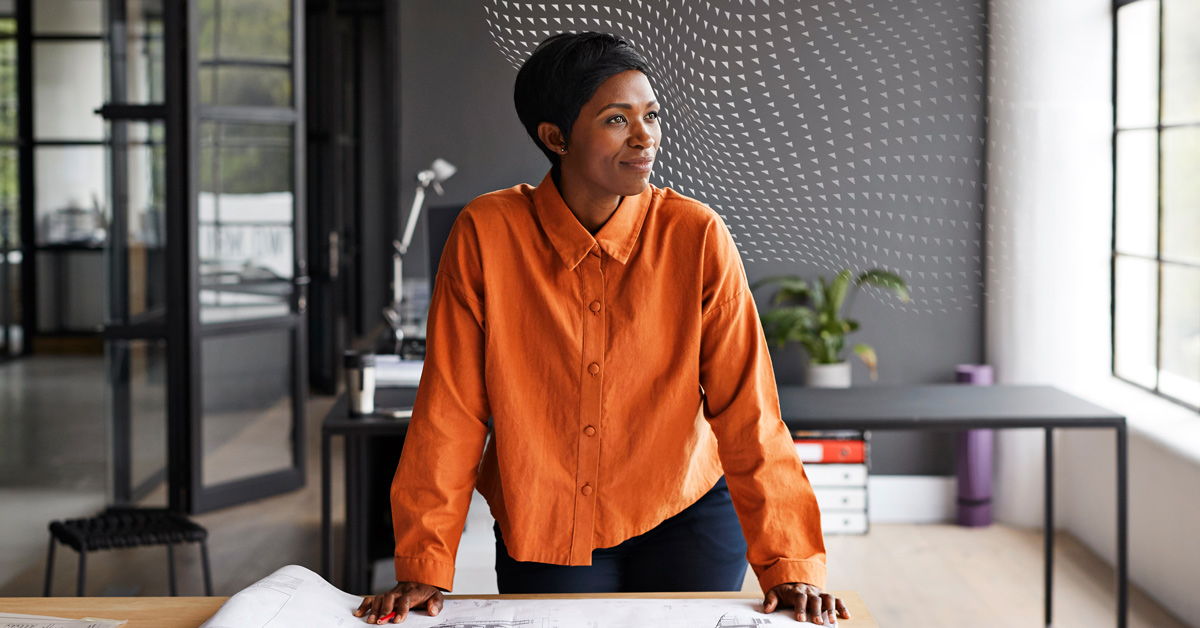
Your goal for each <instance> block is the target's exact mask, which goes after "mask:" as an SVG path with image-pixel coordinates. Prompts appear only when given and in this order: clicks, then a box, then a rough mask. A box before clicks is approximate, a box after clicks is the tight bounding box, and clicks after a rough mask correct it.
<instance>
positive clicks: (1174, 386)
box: [1159, 264, 1200, 406]
mask: <svg viewBox="0 0 1200 628" xmlns="http://www.w3.org/2000/svg"><path fill="white" fill-rule="evenodd" d="M1162 304H1163V305H1162V307H1163V312H1162V319H1163V320H1162V373H1160V374H1159V389H1160V390H1162V392H1163V393H1164V394H1167V395H1170V396H1172V397H1175V398H1177V399H1181V400H1183V401H1184V402H1186V403H1190V404H1192V405H1194V406H1200V268H1193V267H1189V266H1180V265H1177V264H1164V265H1163V299H1162Z"/></svg>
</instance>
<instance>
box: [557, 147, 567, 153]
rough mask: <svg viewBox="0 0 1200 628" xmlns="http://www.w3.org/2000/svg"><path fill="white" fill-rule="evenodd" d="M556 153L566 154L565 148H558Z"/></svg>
mask: <svg viewBox="0 0 1200 628" xmlns="http://www.w3.org/2000/svg"><path fill="white" fill-rule="evenodd" d="M558 152H560V153H563V154H566V152H567V149H565V148H560V149H558Z"/></svg>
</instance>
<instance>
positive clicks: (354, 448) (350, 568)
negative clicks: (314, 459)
mask: <svg viewBox="0 0 1200 628" xmlns="http://www.w3.org/2000/svg"><path fill="white" fill-rule="evenodd" d="M416 397H417V389H416V388H412V387H405V388H380V389H378V390H377V391H376V393H375V407H376V408H401V407H412V405H413V402H414V401H415V400H416ZM348 405H349V402H348V400H347V398H346V395H345V394H342V395H341V396H339V397H338V400H337V402H336V403H334V404H333V407H332V408H331V409H330V410H329V414H327V415H325V420H324V421H322V422H321V576H322V577H323V578H325V579H326V580H329V581H331V582H332V581H333V578H332V577H331V574H330V572H331V571H332V569H333V522H332V506H333V499H332V496H331V493H330V491H331V483H332V479H331V477H330V470H331V467H332V462H331V459H330V457H331V451H330V447H331V444H332V442H331V441H332V440H333V437H334V436H337V435H341V436H343V437H344V438H345V440H346V455H345V459H346V460H345V462H346V530H345V545H344V551H343V570H342V574H343V575H342V582H341V588H342V589H343V590H346V591H350V592H352V593H358V594H367V593H370V591H368V590H367V589H368V588H369V587H370V577H369V576H368V570H369V569H370V565H368V564H367V562H368V561H367V518H366V516H365V513H366V510H367V505H368V504H367V496H366V494H365V493H366V491H365V490H364V487H365V486H367V485H368V484H369V482H368V478H367V476H368V474H369V473H370V464H371V460H370V458H371V457H370V456H369V455H368V450H367V445H368V442H369V441H370V439H372V438H377V437H380V436H399V437H403V436H405V435H406V434H407V433H408V419H393V418H386V417H374V416H366V417H353V418H351V417H350V416H349V411H348V410H349V407H348ZM397 455H399V452H397Z"/></svg>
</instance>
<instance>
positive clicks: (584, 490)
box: [579, 484, 592, 495]
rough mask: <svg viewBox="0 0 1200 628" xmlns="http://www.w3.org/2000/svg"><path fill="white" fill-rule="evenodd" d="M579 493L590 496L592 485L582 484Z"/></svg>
mask: <svg viewBox="0 0 1200 628" xmlns="http://www.w3.org/2000/svg"><path fill="white" fill-rule="evenodd" d="M579 492H581V493H583V494H584V495H591V494H592V485H591V484H584V485H583V488H582V489H580V490H579Z"/></svg>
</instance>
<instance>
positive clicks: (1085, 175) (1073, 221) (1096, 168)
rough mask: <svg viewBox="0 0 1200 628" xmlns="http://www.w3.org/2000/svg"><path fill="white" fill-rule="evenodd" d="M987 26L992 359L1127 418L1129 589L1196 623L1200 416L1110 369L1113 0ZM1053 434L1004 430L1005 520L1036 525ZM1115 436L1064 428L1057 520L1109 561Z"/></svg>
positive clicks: (997, 18)
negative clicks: (1047, 437) (1119, 378)
mask: <svg viewBox="0 0 1200 628" xmlns="http://www.w3.org/2000/svg"><path fill="white" fill-rule="evenodd" d="M990 18H991V27H992V42H991V43H992V46H991V49H990V50H989V55H990V56H989V61H990V69H991V76H990V77H989V81H990V84H989V87H990V91H989V100H990V103H989V104H990V111H989V116H990V119H989V140H988V181H989V188H988V202H987V211H988V223H989V224H988V233H987V250H988V258H987V259H988V278H987V292H988V298H987V322H986V346H987V357H988V361H989V362H990V363H992V364H993V365H994V367H995V368H996V377H997V381H998V382H1000V383H1043V384H1051V385H1055V386H1059V387H1061V388H1063V389H1065V390H1068V391H1070V392H1073V393H1075V394H1077V395H1080V396H1082V397H1085V398H1088V399H1091V400H1093V401H1095V402H1097V403H1100V404H1101V405H1105V406H1106V407H1110V408H1112V409H1113V410H1116V411H1118V412H1122V413H1125V414H1126V415H1127V416H1129V420H1130V441H1129V465H1130V466H1129V497H1130V501H1129V525H1130V528H1129V530H1130V575H1131V578H1132V579H1133V581H1134V583H1135V584H1137V585H1139V586H1141V587H1142V588H1143V589H1145V590H1146V591H1147V592H1148V593H1149V594H1150V595H1151V596H1152V597H1154V598H1156V599H1157V600H1158V601H1159V602H1160V603H1162V604H1163V605H1164V606H1166V607H1167V608H1168V609H1170V610H1171V611H1172V612H1174V613H1175V614H1177V615H1178V616H1180V618H1182V619H1183V620H1184V621H1185V622H1187V623H1189V624H1197V625H1200V600H1198V599H1197V597H1196V596H1195V595H1194V594H1193V593H1192V592H1191V591H1190V584H1191V583H1192V582H1194V581H1195V578H1196V576H1197V575H1200V568H1198V567H1197V565H1200V549H1194V548H1195V547H1196V546H1197V545H1196V544H1195V543H1191V542H1190V541H1192V537H1194V536H1195V534H1194V532H1192V530H1193V529H1194V528H1195V521H1196V520H1197V519H1198V517H1200V492H1197V491H1195V490H1187V489H1186V487H1195V486H1200V465H1198V464H1197V460H1200V445H1195V444H1196V443H1200V417H1197V416H1196V415H1195V413H1189V412H1187V411H1185V410H1183V409H1182V408H1180V407H1178V406H1175V405H1173V404H1170V403H1169V402H1165V401H1163V400H1161V399H1158V398H1156V397H1154V396H1153V395H1150V394H1148V393H1145V392H1143V391H1140V390H1137V389H1134V388H1133V387H1131V386H1127V385H1122V384H1120V383H1119V382H1115V381H1114V380H1113V379H1112V377H1111V374H1110V371H1109V365H1110V363H1111V343H1110V307H1111V298H1110V297H1111V295H1110V283H1109V282H1110V255H1111V250H1110V249H1111V237H1112V209H1113V208H1112V197H1111V194H1112V148H1111V138H1112V92H1111V90H1112V77H1111V68H1112V46H1111V42H1112V39H1111V38H1112V30H1111V29H1112V15H1111V4H1110V2H1109V0H998V1H997V2H994V3H993V4H992V13H991V16H990ZM1168 417H1172V418H1170V419H1169V418H1168ZM1168 420H1170V421H1172V423H1167V421H1168ZM1043 438H1044V436H1043V433H1042V432H1041V431H1010V432H1007V433H1001V434H1000V435H999V437H998V439H997V442H998V445H997V452H996V459H997V474H996V486H995V496H994V499H995V506H996V516H997V519H998V520H1000V521H1003V522H1005V523H1009V524H1014V525H1022V526H1040V525H1041V521H1042V519H1041V517H1042V512H1043V511H1042V503H1043V491H1042V478H1043V470H1044V469H1043V462H1042V461H1043V460H1044V457H1043V456H1044V450H1043V442H1044V441H1043ZM1113 438H1114V437H1113V435H1112V433H1111V431H1108V432H1103V431H1087V432H1067V431H1063V430H1059V432H1058V434H1057V438H1056V451H1055V453H1056V462H1057V464H1056V473H1057V475H1056V486H1055V488H1056V491H1055V492H1056V508H1057V511H1056V514H1057V523H1058V525H1059V527H1060V528H1061V529H1065V530H1067V531H1069V532H1071V533H1072V534H1074V535H1075V536H1076V537H1077V538H1079V539H1080V540H1081V541H1082V542H1084V543H1085V544H1086V545H1088V546H1089V547H1090V548H1091V549H1092V550H1093V551H1095V552H1096V553H1097V554H1098V555H1100V556H1102V557H1104V558H1105V559H1107V560H1109V561H1110V562H1111V561H1112V560H1113V558H1114V556H1115V516H1116V515H1115V501H1116V499H1115V494H1116V490H1115V462H1114V457H1115V441H1114V440H1113ZM1170 439H1174V442H1175V445H1174V446H1165V445H1164V444H1163V443H1164V442H1166V441H1168V440H1170ZM1193 445H1194V446H1193Z"/></svg>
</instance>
